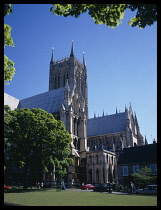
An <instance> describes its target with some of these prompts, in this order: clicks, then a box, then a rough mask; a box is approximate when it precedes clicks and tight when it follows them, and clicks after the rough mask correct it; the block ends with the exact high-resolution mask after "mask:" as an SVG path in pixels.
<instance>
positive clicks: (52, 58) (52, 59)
mask: <svg viewBox="0 0 161 210" xmlns="http://www.w3.org/2000/svg"><path fill="white" fill-rule="evenodd" d="M50 64H54V48H53V47H52V55H51V61H50Z"/></svg>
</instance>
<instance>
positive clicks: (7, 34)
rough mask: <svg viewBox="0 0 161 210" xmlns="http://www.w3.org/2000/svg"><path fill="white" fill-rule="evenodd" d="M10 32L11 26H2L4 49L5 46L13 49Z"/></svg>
mask: <svg viewBox="0 0 161 210" xmlns="http://www.w3.org/2000/svg"><path fill="white" fill-rule="evenodd" d="M11 30H12V27H11V26H9V25H7V24H4V47H5V46H12V47H14V43H13V39H12V38H11Z"/></svg>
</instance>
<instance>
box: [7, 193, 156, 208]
mask: <svg viewBox="0 0 161 210" xmlns="http://www.w3.org/2000/svg"><path fill="white" fill-rule="evenodd" d="M4 202H8V203H16V204H22V205H27V206H156V205H157V197H156V196H143V195H116V194H109V193H99V192H87V191H69V190H65V191H56V190H55V189H49V190H35V191H27V192H14V193H4Z"/></svg>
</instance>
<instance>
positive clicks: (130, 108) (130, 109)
mask: <svg viewBox="0 0 161 210" xmlns="http://www.w3.org/2000/svg"><path fill="white" fill-rule="evenodd" d="M129 111H130V112H131V114H132V107H131V102H130V107H129Z"/></svg>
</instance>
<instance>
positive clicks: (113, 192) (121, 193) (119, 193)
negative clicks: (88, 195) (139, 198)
mask: <svg viewBox="0 0 161 210" xmlns="http://www.w3.org/2000/svg"><path fill="white" fill-rule="evenodd" d="M67 190H68V191H77V192H79V191H81V192H94V191H93V190H81V189H67ZM100 193H102V192H100ZM103 193H108V192H103ZM112 194H118V195H131V193H123V192H115V191H112Z"/></svg>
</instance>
